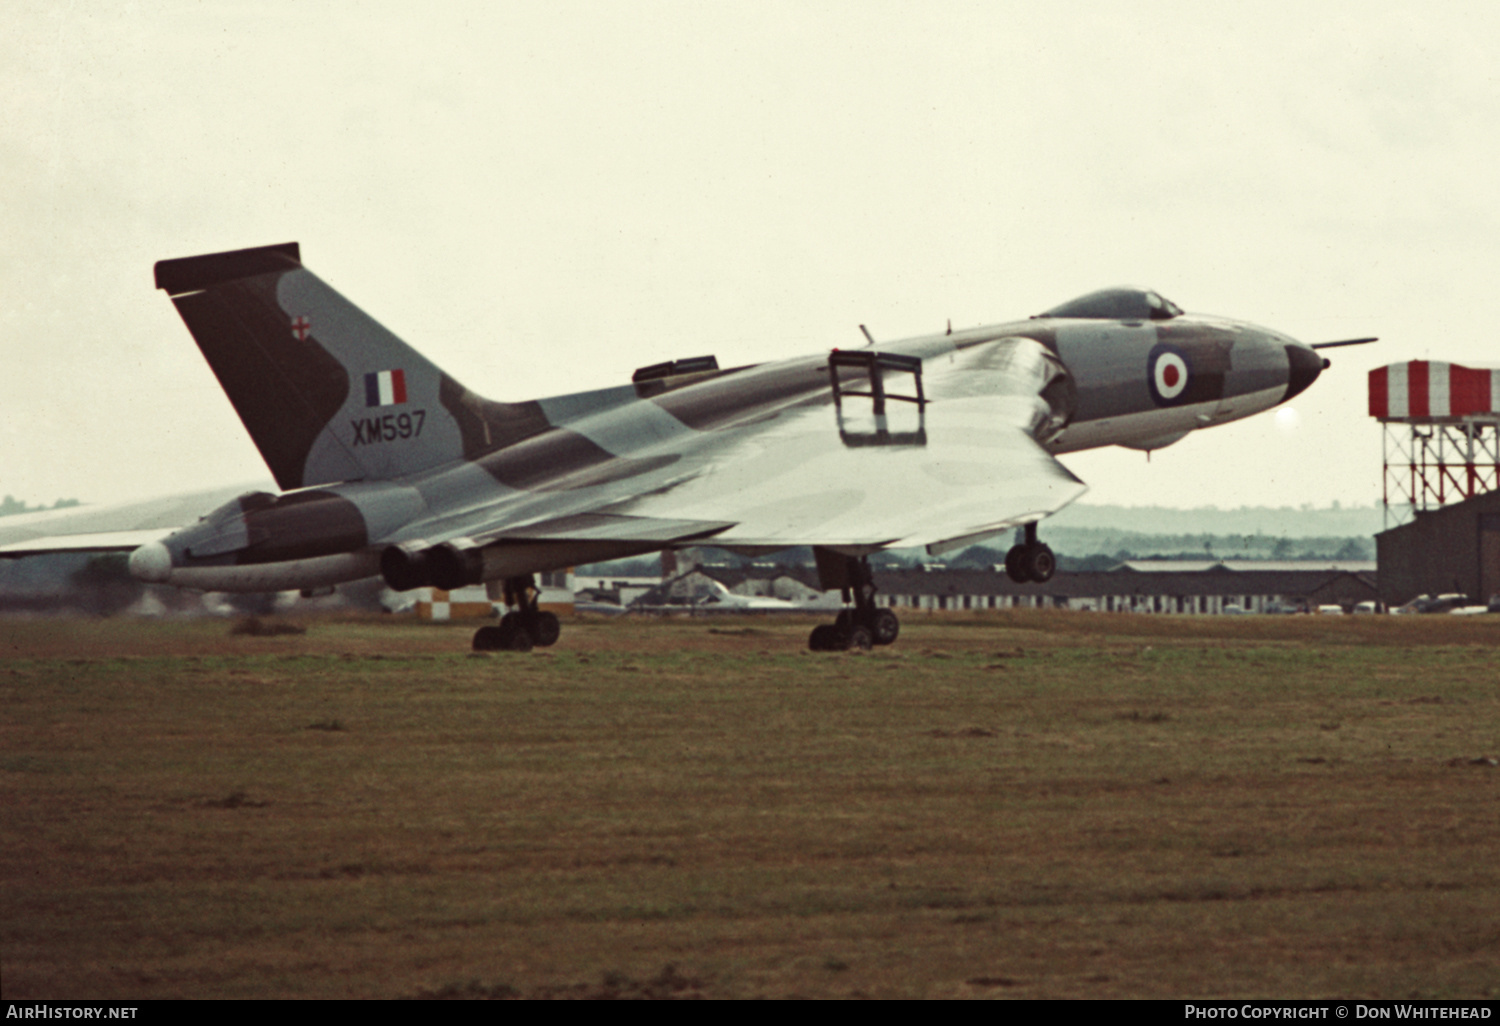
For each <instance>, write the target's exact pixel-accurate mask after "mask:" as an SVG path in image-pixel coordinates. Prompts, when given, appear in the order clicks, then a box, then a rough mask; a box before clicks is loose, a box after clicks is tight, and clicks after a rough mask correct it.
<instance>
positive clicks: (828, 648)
mask: <svg viewBox="0 0 1500 1026" xmlns="http://www.w3.org/2000/svg"><path fill="white" fill-rule="evenodd" d="M815 552H816V550H815ZM816 554H817V555H818V557H819V564H818V572H819V575H820V577H822V578H823V583H824V585H825V587H826V586H829V585H831V586H833V587H840V588H842V589H843V592H844V601H845V602H848V601H850V599H851V598H852V599H853V601H854V608H852V609H845V610H843V611H842V612H841V613H839V615H838V618H837V619H836V620H834V622H833V623H825V624H820V625H819V626H817V627H814V628H813V632H812V634H811V636H809V637H808V639H807V647H808V648H810V649H811V650H812V651H814V652H844V651H852V650H854V649H860V650H861V651H869V650H870V649H871V648H872V647H874V646H876V645H889V644H891V643H892V642H893V641H895V640H896V637H897V635H899V634H900V633H901V621H900V620H898V619H896V614H895V613H893V612H891V610H889V609H882V608H879V607H877V606H876V605H875V582H874V579H873V577H872V575H871V573H870V565H869V562H868V561H867V560H865V559H864V558H859V559H855V558H853V557H844V558H842V560H841V562H840V563H836V562H834V560H833V558H832V557H829V556H826V555H824V554H822V553H816ZM830 564H831V568H830ZM830 578H831V580H830Z"/></svg>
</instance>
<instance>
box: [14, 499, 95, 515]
mask: <svg viewBox="0 0 1500 1026" xmlns="http://www.w3.org/2000/svg"><path fill="white" fill-rule="evenodd" d="M79 505H82V503H80V502H79V501H78V500H77V499H58V500H57V501H56V502H54V503H53V504H52V505H50V506H31V505H28V504H27V503H25V502H22V501H21V500H20V499H17V498H16V497H15V496H14V495H7V496H6V497H5V499H4V501H0V517H5V516H10V515H11V514H12V513H41V512H44V511H46V510H49V509H67V508H68V507H69V506H79Z"/></svg>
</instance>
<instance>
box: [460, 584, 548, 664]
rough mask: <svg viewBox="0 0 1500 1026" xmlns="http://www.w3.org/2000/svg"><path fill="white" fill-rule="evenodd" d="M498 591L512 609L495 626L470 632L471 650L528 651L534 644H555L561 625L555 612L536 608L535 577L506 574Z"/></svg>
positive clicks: (538, 592)
mask: <svg viewBox="0 0 1500 1026" xmlns="http://www.w3.org/2000/svg"><path fill="white" fill-rule="evenodd" d="M501 594H502V595H503V597H504V600H505V604H506V605H507V606H515V607H516V608H515V609H513V610H511V611H509V612H507V613H506V614H505V615H504V616H502V617H501V618H500V623H499V624H498V625H493V626H489V627H481V628H479V630H477V631H475V632H474V651H476V652H530V651H531V650H532V648H534V647H537V646H540V647H542V648H546V647H548V646H549V645H554V644H556V643H557V639H558V637H559V636H560V635H561V634H562V624H560V623H559V622H558V620H557V616H556V615H555V614H553V613H549V612H547V611H546V610H544V609H538V608H537V600H538V599H539V598H540V597H541V594H542V593H541V590H540V589H539V588H537V586H536V578H534V577H533V576H532V575H531V574H526V575H525V576H524V577H507V578H506V579H505V583H504V588H503V590H502V592H501ZM491 595H493V592H492V593H491Z"/></svg>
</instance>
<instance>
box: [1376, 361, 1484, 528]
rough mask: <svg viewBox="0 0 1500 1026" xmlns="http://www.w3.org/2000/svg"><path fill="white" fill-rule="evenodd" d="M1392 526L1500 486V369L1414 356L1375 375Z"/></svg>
mask: <svg viewBox="0 0 1500 1026" xmlns="http://www.w3.org/2000/svg"><path fill="white" fill-rule="evenodd" d="M1370 416H1372V417H1374V418H1375V419H1376V420H1378V421H1380V423H1381V425H1382V426H1383V428H1384V431H1383V435H1384V439H1383V442H1382V447H1381V448H1382V460H1381V463H1382V466H1383V468H1384V469H1383V473H1384V482H1383V488H1382V495H1383V501H1384V505H1385V526H1386V528H1387V529H1390V528H1392V527H1395V526H1397V525H1399V524H1404V523H1406V522H1408V521H1410V520H1411V519H1412V518H1413V517H1415V516H1416V514H1417V513H1419V512H1423V511H1425V510H1429V509H1437V508H1439V507H1441V506H1446V505H1448V504H1449V503H1452V502H1462V501H1463V500H1465V499H1472V498H1474V496H1476V495H1483V494H1484V493H1485V492H1492V491H1495V490H1497V489H1500V370H1494V369H1489V368H1483V367H1461V366H1459V365H1458V364H1456V363H1443V362H1440V361H1437V360H1409V361H1407V362H1406V363H1392V364H1387V365H1386V366H1384V367H1377V368H1375V369H1374V370H1372V371H1371V372H1370Z"/></svg>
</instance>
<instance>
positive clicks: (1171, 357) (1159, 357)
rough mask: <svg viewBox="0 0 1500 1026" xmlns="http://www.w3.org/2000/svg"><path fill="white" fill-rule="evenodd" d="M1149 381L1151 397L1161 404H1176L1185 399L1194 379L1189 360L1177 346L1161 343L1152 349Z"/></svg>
mask: <svg viewBox="0 0 1500 1026" xmlns="http://www.w3.org/2000/svg"><path fill="white" fill-rule="evenodd" d="M1147 370H1148V376H1147V381H1148V382H1149V383H1150V386H1151V398H1152V399H1154V400H1156V403H1157V405H1159V406H1175V405H1177V404H1178V403H1180V402H1182V401H1183V393H1185V392H1186V391H1187V387H1188V383H1189V381H1191V380H1192V372H1191V371H1189V370H1188V364H1187V360H1186V359H1185V358H1184V357H1183V355H1182V353H1181V352H1180V351H1178V349H1177V348H1176V347H1175V346H1168V345H1159V346H1157V347H1155V348H1154V349H1152V350H1151V356H1150V357H1149V359H1148V366H1147Z"/></svg>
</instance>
